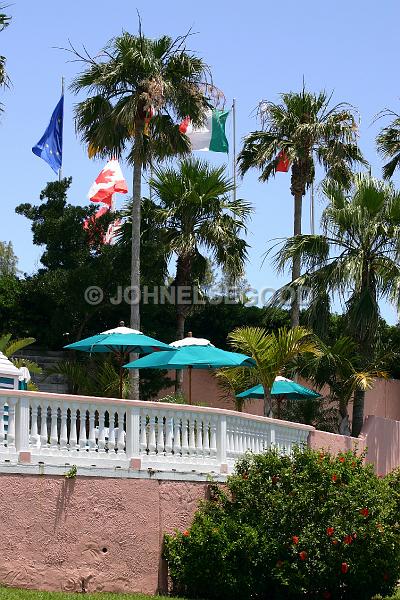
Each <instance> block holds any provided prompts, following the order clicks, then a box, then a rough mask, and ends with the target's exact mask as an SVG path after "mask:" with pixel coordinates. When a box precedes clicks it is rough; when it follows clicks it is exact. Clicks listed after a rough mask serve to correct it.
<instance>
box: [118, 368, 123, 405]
mask: <svg viewBox="0 0 400 600" xmlns="http://www.w3.org/2000/svg"><path fill="white" fill-rule="evenodd" d="M122 387H123V386H122V365H121V366H120V367H119V397H120V398H121V399H122Z"/></svg>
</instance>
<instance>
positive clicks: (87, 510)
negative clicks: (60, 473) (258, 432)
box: [0, 475, 207, 594]
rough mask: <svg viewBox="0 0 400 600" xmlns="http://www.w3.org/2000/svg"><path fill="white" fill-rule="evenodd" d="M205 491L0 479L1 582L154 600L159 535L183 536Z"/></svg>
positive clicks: (129, 482) (161, 584) (182, 486)
mask: <svg viewBox="0 0 400 600" xmlns="http://www.w3.org/2000/svg"><path fill="white" fill-rule="evenodd" d="M206 490H207V485H206V484H204V483H191V482H190V483H189V482H176V481H175V482H169V481H157V480H152V481H151V480H144V479H111V478H91V477H79V475H78V478H77V479H71V480H68V479H65V478H64V477H49V476H46V477H39V476H21V475H0V511H1V513H0V514H1V515H3V518H2V519H1V521H0V539H1V552H0V581H1V582H2V583H3V584H6V585H10V586H15V587H27V588H36V589H44V590H52V591H82V580H84V582H85V588H86V589H87V591H113V592H144V593H147V594H154V593H155V592H156V591H157V589H158V588H163V589H165V586H166V576H165V573H164V572H163V569H162V562H161V543H162V539H163V533H164V532H172V531H173V530H174V529H175V528H178V529H180V530H183V529H185V528H186V527H187V526H188V525H189V524H190V522H191V519H192V516H193V513H194V511H195V510H196V507H197V505H198V501H199V499H201V498H204V497H205V494H206ZM6 515H7V516H6ZM5 516H6V518H5ZM103 548H104V549H106V550H107V551H106V552H103Z"/></svg>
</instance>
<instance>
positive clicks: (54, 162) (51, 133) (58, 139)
mask: <svg viewBox="0 0 400 600" xmlns="http://www.w3.org/2000/svg"><path fill="white" fill-rule="evenodd" d="M63 118H64V95H62V96H61V98H60V100H59V102H58V104H57V106H56V107H55V109H54V112H53V114H52V115H51V119H50V123H49V125H48V127H47V129H46V131H45V132H44V134H43V136H42V137H41V138H40V140H39V141H38V143H37V144H36V146H34V147H33V148H32V152H33V154H36V156H39V158H43V160H44V161H46V162H47V163H48V164H49V165H50V167H51V168H52V169H53V171H55V172H56V173H58V172H59V170H60V169H61V164H62V145H63Z"/></svg>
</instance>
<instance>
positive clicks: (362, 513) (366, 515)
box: [360, 508, 369, 517]
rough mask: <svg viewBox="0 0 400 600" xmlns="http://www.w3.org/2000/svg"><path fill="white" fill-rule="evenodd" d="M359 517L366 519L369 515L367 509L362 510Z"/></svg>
mask: <svg viewBox="0 0 400 600" xmlns="http://www.w3.org/2000/svg"><path fill="white" fill-rule="evenodd" d="M360 515H362V516H363V517H368V515H369V510H368V508H362V509H361V510H360Z"/></svg>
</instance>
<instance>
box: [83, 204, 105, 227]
mask: <svg viewBox="0 0 400 600" xmlns="http://www.w3.org/2000/svg"><path fill="white" fill-rule="evenodd" d="M109 210H110V209H109V207H108V206H102V207H101V208H99V210H98V211H97V212H96V213H95V214H94V215H92V216H91V217H88V218H87V219H85V220H84V221H83V229H90V227H92V226H93V225H95V224H96V221H97V219H99V218H100V217H102V216H103V215H105V214H106V212H108V211H109Z"/></svg>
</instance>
